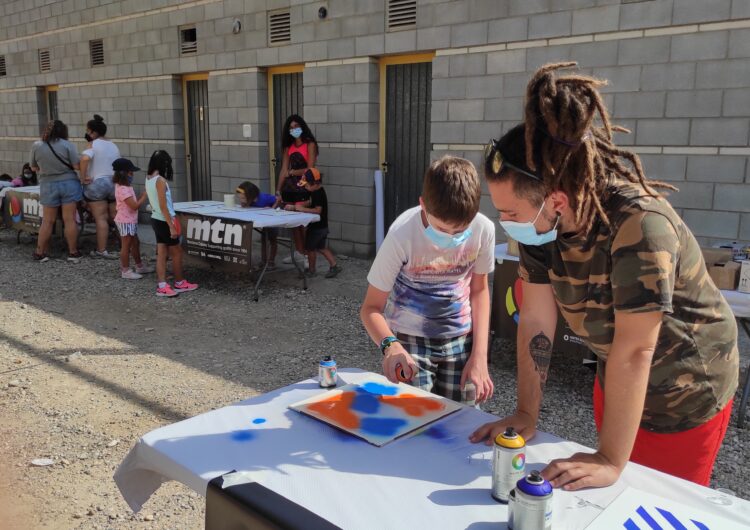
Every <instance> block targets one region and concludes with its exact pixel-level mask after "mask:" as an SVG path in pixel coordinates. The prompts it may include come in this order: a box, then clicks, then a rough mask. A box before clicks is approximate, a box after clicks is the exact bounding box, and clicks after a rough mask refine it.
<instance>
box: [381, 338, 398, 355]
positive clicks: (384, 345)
mask: <svg viewBox="0 0 750 530" xmlns="http://www.w3.org/2000/svg"><path fill="white" fill-rule="evenodd" d="M394 342H401V341H400V340H398V339H397V338H396V337H394V336H390V337H385V338H384V339H383V340H381V341H380V352H381V353H382V354H383V355H385V350H387V349H388V348H390V347H391V345H392V344H393V343H394Z"/></svg>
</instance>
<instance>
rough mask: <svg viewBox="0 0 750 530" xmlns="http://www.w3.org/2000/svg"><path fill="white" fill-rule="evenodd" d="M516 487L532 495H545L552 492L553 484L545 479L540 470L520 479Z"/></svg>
mask: <svg viewBox="0 0 750 530" xmlns="http://www.w3.org/2000/svg"><path fill="white" fill-rule="evenodd" d="M516 487H517V488H518V489H519V490H520V491H522V492H524V493H525V494H526V495H531V496H532V497H544V496H545V495H549V494H551V493H552V484H550V483H549V482H547V481H546V480H544V478H543V477H542V475H540V474H539V471H532V472H531V473H529V475H528V476H526V477H524V478H522V479H521V480H519V481H518V483H517V484H516Z"/></svg>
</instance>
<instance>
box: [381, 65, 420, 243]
mask: <svg viewBox="0 0 750 530" xmlns="http://www.w3.org/2000/svg"><path fill="white" fill-rule="evenodd" d="M385 69H386V70H385V160H384V162H383V169H384V171H385V178H384V196H385V197H384V198H385V201H384V202H385V204H384V217H385V227H386V229H387V228H388V227H389V226H390V225H391V223H392V222H393V221H394V220H395V219H396V217H398V216H399V214H401V213H402V212H403V211H404V210H407V209H408V208H411V207H412V206H416V205H417V204H419V195H420V194H421V192H422V178H423V177H424V172H425V170H426V169H427V167H428V165H429V163H430V105H431V95H432V63H431V62H420V63H412V64H388V65H386V66H385Z"/></svg>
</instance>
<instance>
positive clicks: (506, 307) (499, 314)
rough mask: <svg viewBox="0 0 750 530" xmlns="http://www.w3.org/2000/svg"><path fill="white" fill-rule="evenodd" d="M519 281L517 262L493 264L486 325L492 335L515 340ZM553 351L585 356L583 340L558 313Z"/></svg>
mask: <svg viewBox="0 0 750 530" xmlns="http://www.w3.org/2000/svg"><path fill="white" fill-rule="evenodd" d="M521 285H522V282H521V279H520V278H519V277H518V261H517V260H513V259H504V260H503V261H502V262H501V263H496V264H495V276H494V280H493V286H492V315H491V317H490V327H491V329H492V331H493V332H494V334H495V337H498V338H504V339H511V340H516V334H517V332H518V318H519V308H520V306H521V304H522V303H523V292H522V287H521ZM553 344H554V346H553V351H555V352H559V353H565V354H571V355H578V356H581V357H586V356H588V351H589V350H588V347H587V346H586V345H585V344H584V342H583V339H581V338H580V337H578V336H577V335H576V334H574V333H573V332H572V331H571V330H570V328H569V327H568V324H567V323H566V322H565V320H564V319H563V318H562V315H560V313H559V312H558V316H557V328H556V331H555V338H554V341H553Z"/></svg>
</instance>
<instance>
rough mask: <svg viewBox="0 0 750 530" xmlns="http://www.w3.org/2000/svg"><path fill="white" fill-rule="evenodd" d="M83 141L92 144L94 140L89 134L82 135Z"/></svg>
mask: <svg viewBox="0 0 750 530" xmlns="http://www.w3.org/2000/svg"><path fill="white" fill-rule="evenodd" d="M83 139H84V140H86V141H87V142H93V141H94V139H93V138H92V137H91V135H90V134H89V133H86V134H84V135H83Z"/></svg>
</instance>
